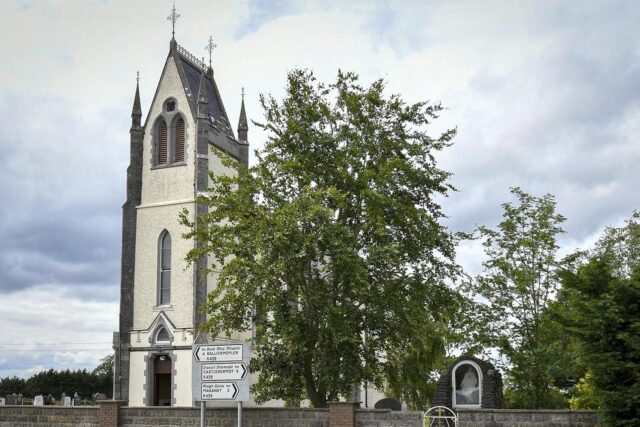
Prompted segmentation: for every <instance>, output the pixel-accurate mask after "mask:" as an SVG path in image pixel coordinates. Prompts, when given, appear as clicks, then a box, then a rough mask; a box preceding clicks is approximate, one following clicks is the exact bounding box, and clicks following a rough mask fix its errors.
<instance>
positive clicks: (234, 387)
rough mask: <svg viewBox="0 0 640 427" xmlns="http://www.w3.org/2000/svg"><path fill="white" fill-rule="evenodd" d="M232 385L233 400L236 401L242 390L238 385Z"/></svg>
mask: <svg viewBox="0 0 640 427" xmlns="http://www.w3.org/2000/svg"><path fill="white" fill-rule="evenodd" d="M231 385H232V386H233V390H234V392H233V397H232V398H231V399H235V398H236V396H237V395H238V392H239V391H240V389H239V388H238V387H237V386H236V383H231Z"/></svg>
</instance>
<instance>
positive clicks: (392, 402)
mask: <svg viewBox="0 0 640 427" xmlns="http://www.w3.org/2000/svg"><path fill="white" fill-rule="evenodd" d="M374 407H375V408H376V409H391V410H392V411H402V402H400V401H399V400H398V399H394V398H393V397H385V398H384V399H380V400H378V401H377V402H376V404H375V406H374Z"/></svg>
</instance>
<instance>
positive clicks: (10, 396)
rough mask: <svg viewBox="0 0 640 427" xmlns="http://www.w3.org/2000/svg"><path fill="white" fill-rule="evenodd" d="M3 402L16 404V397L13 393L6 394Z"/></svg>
mask: <svg viewBox="0 0 640 427" xmlns="http://www.w3.org/2000/svg"><path fill="white" fill-rule="evenodd" d="M5 403H6V404H7V405H17V404H18V397H17V396H16V395H15V394H8V395H7V398H6V400H5Z"/></svg>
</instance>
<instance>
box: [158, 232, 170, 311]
mask: <svg viewBox="0 0 640 427" xmlns="http://www.w3.org/2000/svg"><path fill="white" fill-rule="evenodd" d="M158 243H159V244H158V305H166V304H169V302H170V301H171V235H170V234H169V232H168V231H166V230H165V231H163V232H162V234H160V241H159V242H158Z"/></svg>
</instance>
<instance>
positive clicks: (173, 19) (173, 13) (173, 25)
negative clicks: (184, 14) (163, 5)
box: [167, 0, 180, 39]
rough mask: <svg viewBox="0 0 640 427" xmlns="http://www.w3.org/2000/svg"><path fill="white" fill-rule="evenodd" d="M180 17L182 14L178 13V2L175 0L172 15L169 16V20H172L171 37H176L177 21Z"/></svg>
mask: <svg viewBox="0 0 640 427" xmlns="http://www.w3.org/2000/svg"><path fill="white" fill-rule="evenodd" d="M178 18H180V14H179V13H176V2H175V0H173V7H172V8H171V15H169V16H168V17H167V21H169V22H171V38H172V39H175V38H176V21H177V20H178Z"/></svg>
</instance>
